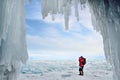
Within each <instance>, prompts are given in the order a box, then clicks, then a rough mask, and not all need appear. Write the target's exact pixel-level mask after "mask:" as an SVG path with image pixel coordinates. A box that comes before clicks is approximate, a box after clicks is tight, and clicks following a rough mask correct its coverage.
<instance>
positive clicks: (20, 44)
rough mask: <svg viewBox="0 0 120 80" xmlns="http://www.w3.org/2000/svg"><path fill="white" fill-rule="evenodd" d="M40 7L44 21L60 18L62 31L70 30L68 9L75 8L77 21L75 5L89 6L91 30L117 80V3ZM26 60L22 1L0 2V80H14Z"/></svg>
mask: <svg viewBox="0 0 120 80" xmlns="http://www.w3.org/2000/svg"><path fill="white" fill-rule="evenodd" d="M30 1H31V0H30ZM49 3H52V4H49ZM41 5H42V15H43V18H45V17H46V16H47V15H48V13H50V14H51V16H52V17H53V19H54V15H55V14H63V15H64V19H65V27H66V28H65V29H68V28H69V16H70V10H71V6H74V7H75V17H76V18H77V20H79V17H78V16H79V15H78V11H79V8H78V5H81V6H89V7H90V12H91V16H92V24H93V26H94V29H95V30H96V31H98V32H99V33H100V34H101V35H102V37H103V44H104V51H105V56H106V59H107V61H108V62H110V63H111V65H112V68H113V73H114V74H113V79H114V80H119V79H120V49H119V47H120V42H119V41H120V36H119V34H120V0H42V2H41ZM21 51H23V52H22V53H20V52H21ZM27 58H28V54H27V47H26V38H25V0H1V1H0V80H17V78H18V74H19V70H20V65H21V63H25V62H26V61H27Z"/></svg>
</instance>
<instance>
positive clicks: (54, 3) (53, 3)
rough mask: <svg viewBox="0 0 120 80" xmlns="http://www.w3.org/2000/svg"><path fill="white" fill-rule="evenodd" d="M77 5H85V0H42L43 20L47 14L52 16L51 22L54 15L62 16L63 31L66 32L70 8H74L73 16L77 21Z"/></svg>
mask: <svg viewBox="0 0 120 80" xmlns="http://www.w3.org/2000/svg"><path fill="white" fill-rule="evenodd" d="M79 3H81V4H85V3H86V0H42V2H41V6H42V15H43V19H44V18H45V17H46V16H48V13H50V14H51V15H52V19H53V20H54V15H55V14H63V15H64V20H65V29H66V30H67V29H68V26H69V16H70V15H71V7H72V6H74V7H75V16H76V17H77V20H79V13H78V5H79Z"/></svg>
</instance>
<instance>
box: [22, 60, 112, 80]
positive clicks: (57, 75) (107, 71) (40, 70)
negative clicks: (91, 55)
mask: <svg viewBox="0 0 120 80" xmlns="http://www.w3.org/2000/svg"><path fill="white" fill-rule="evenodd" d="M78 74H79V72H78V62H77V61H29V62H28V63H27V65H23V66H22V69H21V76H20V80H112V69H111V66H110V65H109V64H108V63H106V61H105V60H97V61H92V60H91V61H87V64H86V65H85V67H84V76H79V75H78Z"/></svg>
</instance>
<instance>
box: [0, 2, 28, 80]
mask: <svg viewBox="0 0 120 80" xmlns="http://www.w3.org/2000/svg"><path fill="white" fill-rule="evenodd" d="M24 9H25V1H24V0H0V80H16V79H17V77H18V73H19V72H20V71H19V70H20V64H21V63H25V61H26V60H27V57H28V55H27V49H26V39H25V10H24Z"/></svg>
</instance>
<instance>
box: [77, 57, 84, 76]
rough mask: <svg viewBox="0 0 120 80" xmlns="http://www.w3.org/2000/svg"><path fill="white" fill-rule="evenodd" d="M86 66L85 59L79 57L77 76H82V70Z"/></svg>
mask: <svg viewBox="0 0 120 80" xmlns="http://www.w3.org/2000/svg"><path fill="white" fill-rule="evenodd" d="M85 64H86V58H84V57H83V56H81V57H79V75H83V68H84V65H85Z"/></svg>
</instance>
